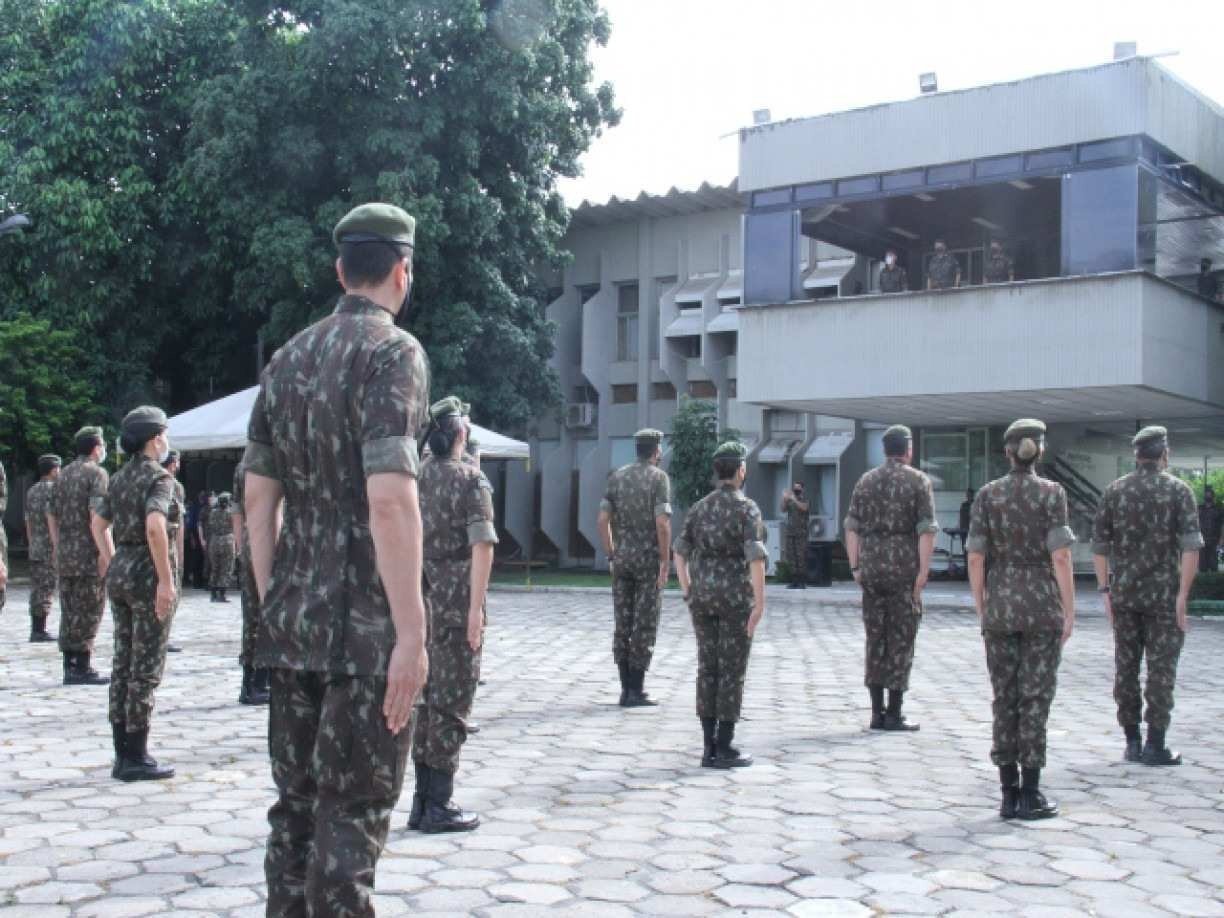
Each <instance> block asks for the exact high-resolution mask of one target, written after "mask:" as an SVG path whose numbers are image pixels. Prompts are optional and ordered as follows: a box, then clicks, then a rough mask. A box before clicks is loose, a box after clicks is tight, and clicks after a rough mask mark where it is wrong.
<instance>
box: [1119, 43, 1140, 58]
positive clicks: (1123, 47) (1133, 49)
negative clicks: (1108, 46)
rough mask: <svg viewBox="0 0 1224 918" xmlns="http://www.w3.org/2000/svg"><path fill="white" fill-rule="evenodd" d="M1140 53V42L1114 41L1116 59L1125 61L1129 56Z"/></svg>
mask: <svg viewBox="0 0 1224 918" xmlns="http://www.w3.org/2000/svg"><path fill="white" fill-rule="evenodd" d="M1138 53H1139V44H1138V42H1133V41H1115V42H1114V60H1115V61H1124V60H1126V59H1127V58H1128V57H1135V56H1136V55H1137V54H1138Z"/></svg>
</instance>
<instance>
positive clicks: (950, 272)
mask: <svg viewBox="0 0 1224 918" xmlns="http://www.w3.org/2000/svg"><path fill="white" fill-rule="evenodd" d="M959 270H960V262H958V261H957V260H956V257H955V256H954V255H952V254H951V253H949V252H944V253H943V254H942V255H936V256H935V257H933V258H932V259H931V262H930V264H928V265H927V277H928V278H930V280H931V286H932V287H934V288H935V289H936V290H942V289H944V288H945V287H951V286H952V285H953V284H955V283H956V272H957V271H959Z"/></svg>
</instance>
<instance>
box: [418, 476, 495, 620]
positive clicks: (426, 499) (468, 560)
mask: <svg viewBox="0 0 1224 918" xmlns="http://www.w3.org/2000/svg"><path fill="white" fill-rule="evenodd" d="M420 494H421V530H422V533H423V535H424V542H425V582H426V584H427V585H428V588H429V606H430V616H431V621H432V622H433V625H434V627H435V628H462V627H465V626H466V625H467V616H468V609H469V607H470V605H471V596H472V592H471V591H472V546H473V545H476V544H478V543H480V542H488V543H490V544H494V545H496V544H497V533H496V531H495V530H494V528H493V487H492V485H490V484H489V480H488V479H487V478H485V476H484V473H483V472H481V471H480V470H479V469H477V468H475V467H474V466H471V465H468V464H467V463H466V462H463V461H462V460H460V461H458V462H456V461H455V460H453V459H441V460H439V459H435V458H433V457H430V458H428V459H426V460H425V461H424V462H423V463H421V481H420Z"/></svg>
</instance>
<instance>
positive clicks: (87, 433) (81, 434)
mask: <svg viewBox="0 0 1224 918" xmlns="http://www.w3.org/2000/svg"><path fill="white" fill-rule="evenodd" d="M86 437H93V438H94V439H96V440H101V439H102V428H101V427H82V428H81V429H80V430H78V431H77V432H76V434H75V435H74V436H73V438H72V439H74V440H83V439H84V438H86Z"/></svg>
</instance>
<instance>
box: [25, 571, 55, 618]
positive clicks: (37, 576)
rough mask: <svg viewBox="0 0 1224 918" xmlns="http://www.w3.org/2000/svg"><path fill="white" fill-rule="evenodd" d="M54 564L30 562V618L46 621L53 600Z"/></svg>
mask: <svg viewBox="0 0 1224 918" xmlns="http://www.w3.org/2000/svg"><path fill="white" fill-rule="evenodd" d="M55 582H56V575H55V562H54V561H31V562H30V618H32V619H43V620H44V621H45V620H46V618H47V616H48V615H50V614H51V602H52V601H53V600H54V599H55Z"/></svg>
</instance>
